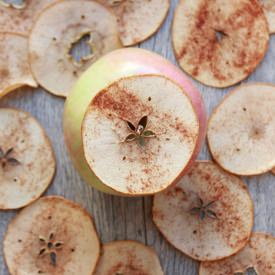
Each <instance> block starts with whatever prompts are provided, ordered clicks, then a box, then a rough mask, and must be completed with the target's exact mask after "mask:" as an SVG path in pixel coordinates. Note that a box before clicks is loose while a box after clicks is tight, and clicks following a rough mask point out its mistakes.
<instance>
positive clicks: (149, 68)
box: [64, 48, 206, 196]
mask: <svg viewBox="0 0 275 275" xmlns="http://www.w3.org/2000/svg"><path fill="white" fill-rule="evenodd" d="M165 115H166V117H165ZM143 117H146V118H147V119H146V120H147V123H148V125H147V128H146V130H150V131H152V132H153V133H151V134H150V135H152V137H145V138H144V139H145V142H144V143H145V144H144V146H141V144H140V143H139V141H138V139H137V131H135V130H136V129H137V128H138V126H139V124H140V123H139V122H140V121H142V120H141V119H142V118H143ZM127 122H130V123H131V125H132V126H131V127H132V128H133V129H131V127H129V123H127ZM94 123H97V125H95V124H94ZM205 126H206V116H205V110H204V106H203V102H202V99H201V96H200V94H199V93H198V91H197V90H196V89H195V88H194V87H193V86H192V85H191V84H190V82H189V81H188V79H187V78H186V76H185V75H184V74H182V72H181V71H180V70H179V69H178V68H176V67H175V66H174V65H172V64H171V63H170V62H169V61H167V60H166V59H164V58H162V57H160V56H159V55H156V54H154V53H151V52H149V51H146V50H142V49H131V48H128V49H121V50H116V51H114V52H112V53H109V54H107V55H105V56H104V57H102V58H101V59H100V60H98V61H97V62H96V63H94V64H93V65H92V66H91V67H90V68H89V69H88V70H87V71H86V72H85V73H84V74H83V75H82V77H81V78H80V79H79V80H78V81H77V83H76V85H75V86H74V88H73V89H72V92H71V93H70V94H69V97H68V98H67V101H66V104H65V111H64V134H65V140H66V144H67V147H68V150H69V153H70V156H71V158H72V160H73V163H74V164H75V166H76V168H77V169H78V171H79V172H80V174H81V176H82V177H83V178H84V179H85V180H86V181H87V182H89V183H90V184H91V185H92V186H94V187H95V188H97V189H99V190H101V191H104V192H108V193H112V194H117V195H126V196H140V195H149V194H152V193H156V192H160V191H162V190H163V189H165V188H166V187H168V186H169V185H171V184H173V183H174V182H176V181H177V180H178V179H179V178H180V177H181V176H182V175H183V174H184V173H186V171H187V170H188V169H189V168H190V166H191V165H192V163H193V161H194V159H195V158H196V156H197V155H198V152H199V150H200V148H201V144H202V142H203V141H204V134H205ZM143 127H144V125H143ZM134 128H135V129H134ZM144 128H145V127H144ZM169 131H171V132H170V133H169ZM130 134H134V135H135V137H134V138H133V141H131V142H130V140H126V139H127V138H129V135H130ZM140 134H141V133H140ZM142 134H145V132H143V133H142ZM146 134H148V132H147V133H146ZM175 144H176V145H178V146H179V147H178V148H176V146H175ZM83 145H84V146H83ZM84 149H85V155H84ZM158 150H159V151H158ZM114 161H115V162H114ZM163 163H165V165H163ZM110 165H111V166H110ZM103 167H105V168H103ZM110 167H112V169H110ZM102 168H103V169H102ZM104 169H107V170H105V171H103V170H104ZM119 169H120V170H119ZM107 171H108V172H107Z"/></svg>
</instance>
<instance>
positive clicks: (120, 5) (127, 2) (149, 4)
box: [99, 0, 170, 46]
mask: <svg viewBox="0 0 275 275" xmlns="http://www.w3.org/2000/svg"><path fill="white" fill-rule="evenodd" d="M99 2H101V3H103V4H105V5H107V6H109V7H110V8H112V10H113V11H114V13H115V15H116V17H117V22H118V27H119V32H120V39H121V41H122V44H123V45H124V46H131V45H135V44H137V43H139V42H142V41H144V40H145V39H147V38H149V37H150V36H152V35H153V34H154V33H155V32H156V31H157V30H158V29H159V28H160V26H161V24H162V23H163V21H164V19H165V18H166V16H167V13H168V10H169V6H170V0H134V1H133V0H99Z"/></svg>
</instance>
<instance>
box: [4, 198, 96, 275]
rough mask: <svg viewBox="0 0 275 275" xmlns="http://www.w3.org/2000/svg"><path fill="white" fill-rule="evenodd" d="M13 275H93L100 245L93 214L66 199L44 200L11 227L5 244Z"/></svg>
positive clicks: (38, 202) (18, 216)
mask: <svg viewBox="0 0 275 275" xmlns="http://www.w3.org/2000/svg"><path fill="white" fill-rule="evenodd" d="M3 251H4V258H5V261H6V263H7V266H8V269H9V272H10V273H11V274H17V275H26V274H29V275H31V274H51V275H62V274H64V275H65V274H66V275H75V274H81V275H90V274H92V273H93V271H94V269H95V266H96V264H97V261H98V258H99V254H100V244H99V240H98V236H97V233H96V229H95V226H94V224H93V221H92V219H91V217H90V216H89V214H88V213H87V212H86V211H85V210H84V209H83V208H81V206H80V205H77V204H75V203H73V202H71V201H68V200H65V199H64V198H62V197H55V196H50V197H44V198H41V199H39V200H38V201H37V202H35V203H33V204H32V205H30V206H28V207H26V208H25V209H23V210H22V211H21V212H20V213H19V214H18V215H17V216H16V217H15V218H14V220H13V221H12V222H11V223H10V224H9V226H8V229H7V232H6V235H5V237H4V244H3Z"/></svg>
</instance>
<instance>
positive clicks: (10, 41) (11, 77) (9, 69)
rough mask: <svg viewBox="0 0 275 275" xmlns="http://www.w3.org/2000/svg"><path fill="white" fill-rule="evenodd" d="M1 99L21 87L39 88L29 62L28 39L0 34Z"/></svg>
mask: <svg viewBox="0 0 275 275" xmlns="http://www.w3.org/2000/svg"><path fill="white" fill-rule="evenodd" d="M0 48H1V61H0V98H1V97H3V96H4V95H6V94H7V93H9V92H11V91H13V90H15V89H16V88H19V87H21V86H25V85H27V86H31V87H37V84H36V81H35V80H34V79H33V76H32V73H31V70H30V65H29V62H28V38H27V37H25V36H23V35H21V34H16V33H0Z"/></svg>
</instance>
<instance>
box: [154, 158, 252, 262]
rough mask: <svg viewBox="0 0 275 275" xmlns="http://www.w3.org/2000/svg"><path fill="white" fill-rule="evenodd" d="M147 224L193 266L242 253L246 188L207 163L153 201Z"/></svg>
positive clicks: (248, 209)
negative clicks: (149, 223)
mask: <svg viewBox="0 0 275 275" xmlns="http://www.w3.org/2000/svg"><path fill="white" fill-rule="evenodd" d="M153 221H154V223H155V224H156V226H157V228H158V229H159V230H160V232H161V233H162V234H163V236H164V237H165V238H166V239H167V240H168V242H170V243H171V244H172V245H173V246H174V247H176V248H177V249H179V250H180V251H181V252H183V253H185V254H186V255H188V256H189V257H191V258H193V259H196V260H199V261H213V260H218V259H222V258H225V257H228V256H230V255H232V254H234V253H236V252H238V251H239V250H240V249H242V248H243V247H244V246H245V245H246V243H247V242H248V240H249V238H250V234H251V231H252V227H253V203H252V200H251V197H250V195H249V193H248V190H247V187H246V185H245V184H244V183H243V182H242V181H241V180H240V179H239V178H238V177H236V176H233V175H231V174H228V173H226V172H225V171H223V170H221V169H220V168H219V167H218V166H217V165H215V164H214V163H212V162H208V161H205V162H196V163H195V165H194V166H193V168H192V169H191V171H190V172H189V174H187V175H186V176H185V177H183V178H182V179H181V181H180V182H179V183H178V184H177V185H176V186H174V187H172V188H170V189H168V190H166V191H165V192H163V193H160V194H157V195H155V197H154V203H153Z"/></svg>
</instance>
